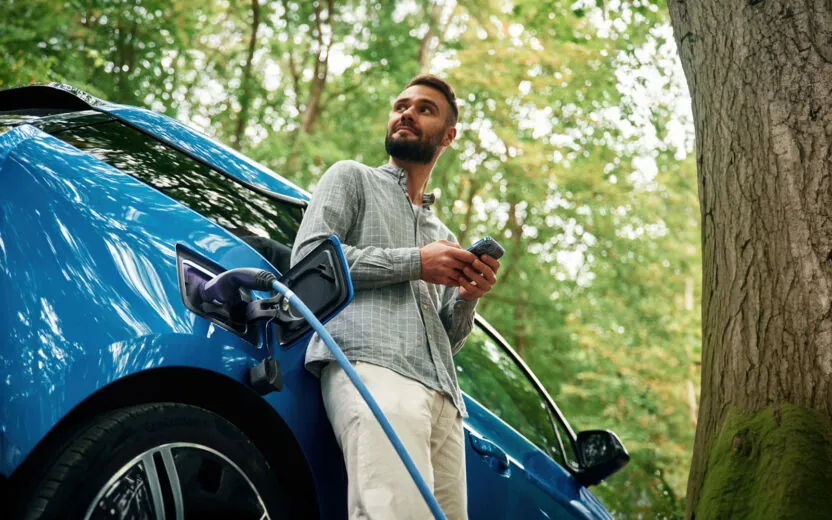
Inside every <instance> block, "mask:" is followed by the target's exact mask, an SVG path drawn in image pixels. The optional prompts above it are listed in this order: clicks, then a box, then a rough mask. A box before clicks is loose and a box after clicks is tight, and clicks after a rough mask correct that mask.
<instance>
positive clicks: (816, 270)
mask: <svg viewBox="0 0 832 520" xmlns="http://www.w3.org/2000/svg"><path fill="white" fill-rule="evenodd" d="M669 8H670V15H671V20H672V22H673V27H674V32H675V37H676V42H677V45H678V47H679V52H680V55H681V59H682V65H683V67H684V70H685V75H686V77H687V81H688V86H689V88H690V92H691V98H692V101H693V114H694V122H695V131H696V153H697V171H698V185H699V199H700V210H701V216H702V252H703V259H702V261H703V280H702V284H703V287H702V299H703V301H702V323H703V333H702V340H703V346H702V386H701V400H700V405H699V419H698V422H697V428H696V440H695V443H694V455H693V461H692V464H691V471H690V478H689V481H688V494H687V512H686V514H687V517H688V518H697V519H704V518H784V517H789V518H792V517H800V518H819V517H825V516H826V515H827V514H828V511H829V508H828V504H827V500H828V499H827V497H828V494H829V489H832V469H830V468H832V306H831V305H830V302H832V298H831V297H830V296H832V295H831V294H830V292H832V108H830V100H832V13H830V11H831V10H832V4H830V2H829V1H822V0H807V1H805V2H789V1H786V0H781V1H768V0H745V1H743V2H723V1H719V0H707V1H705V0H702V1H692V0H689V1H682V0H671V1H670V2H669Z"/></svg>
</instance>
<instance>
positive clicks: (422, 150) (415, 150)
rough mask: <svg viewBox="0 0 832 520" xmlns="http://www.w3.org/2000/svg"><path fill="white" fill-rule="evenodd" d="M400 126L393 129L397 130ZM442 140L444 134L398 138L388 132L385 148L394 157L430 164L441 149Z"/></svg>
mask: <svg viewBox="0 0 832 520" xmlns="http://www.w3.org/2000/svg"><path fill="white" fill-rule="evenodd" d="M397 131H398V128H397V129H396V130H394V131H393V133H395V132H397ZM441 142H442V134H441V133H440V134H438V135H436V136H425V135H424V134H422V135H420V136H418V139H415V140H408V139H396V138H394V137H393V135H392V133H390V132H388V133H387V137H385V139H384V149H385V150H387V155H389V156H390V157H392V158H394V159H398V160H400V161H406V162H414V163H420V164H429V163H430V162H431V161H433V158H434V157H436V153H437V152H438V151H439V144H440V143H441Z"/></svg>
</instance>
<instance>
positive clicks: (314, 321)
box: [272, 280, 446, 520]
mask: <svg viewBox="0 0 832 520" xmlns="http://www.w3.org/2000/svg"><path fill="white" fill-rule="evenodd" d="M272 288H273V289H274V290H275V291H277V292H279V293H280V294H282V295H283V297H284V298H286V299H287V300H289V303H290V304H292V306H293V307H294V308H295V309H297V310H298V312H300V313H301V315H303V317H304V318H306V321H308V322H309V324H310V325H312V328H313V329H314V330H315V332H317V333H318V336H320V338H321V339H322V340H323V342H324V344H325V345H326V346H327V347H328V348H329V350H330V351H331V352H332V355H333V356H335V360H336V361H337V362H338V364H339V365H341V368H343V369H344V372H346V373H347V377H349V378H350V381H352V384H353V385H355V388H356V389H357V390H358V393H360V394H361V397H363V398H364V401H366V402H367V405H368V406H369V407H370V410H372V412H373V415H374V416H375V417H376V419H377V420H378V422H379V424H380V425H381V428H382V429H383V430H384V433H385V434H387V438H388V439H390V442H391V443H392V444H393V448H395V449H396V453H398V454H399V458H401V459H402V462H403V463H404V465H405V467H406V468H407V472H408V473H410V476H411V478H413V482H415V483H416V487H418V488H419V492H420V493H421V494H422V498H424V499H425V502H427V504H428V507H429V508H430V511H431V513H433V516H434V518H437V519H438V520H446V518H445V514H444V513H443V512H442V509H440V508H439V503H438V502H437V501H436V497H434V496H433V493H431V491H430V489H429V488H428V485H427V484H426V483H425V480H424V479H423V478H422V475H421V474H420V473H419V470H418V469H417V468H416V464H414V463H413V459H411V458H410V454H409V453H407V450H406V449H405V447H404V444H402V441H401V440H399V436H398V435H396V432H395V430H393V427H392V426H391V425H390V421H388V420H387V417H385V416H384V412H382V411H381V408H379V406H378V403H376V400H375V399H374V398H373V395H372V394H371V393H370V391H369V390H367V387H366V386H365V385H364V382H363V381H361V378H360V377H358V373H357V372H356V371H355V369H354V368H353V367H352V365H351V364H350V362H349V360H347V356H345V355H344V352H343V351H342V350H341V347H339V346H338V344H337V343H335V340H334V339H332V336H330V335H329V332H327V330H326V329H325V328H324V326H323V324H322V323H321V322H320V321H318V318H317V317H316V316H315V314H314V313H313V312H312V311H311V310H309V307H307V306H306V304H305V303H303V301H302V300H301V299H300V298H298V297H297V295H296V294H295V293H294V292H292V290H291V289H289V288H288V287H286V286H285V285H283V284H282V283H280V282H278V281H277V280H275V281H273V282H272Z"/></svg>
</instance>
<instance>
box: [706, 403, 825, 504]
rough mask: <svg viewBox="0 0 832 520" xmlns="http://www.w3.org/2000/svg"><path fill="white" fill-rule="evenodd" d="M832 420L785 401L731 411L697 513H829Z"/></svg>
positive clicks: (718, 439)
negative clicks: (756, 408)
mask: <svg viewBox="0 0 832 520" xmlns="http://www.w3.org/2000/svg"><path fill="white" fill-rule="evenodd" d="M830 487H832V421H831V420H830V419H829V417H827V416H825V415H824V414H823V413H820V412H818V411H817V410H811V409H808V408H801V407H798V406H794V405H790V404H785V405H783V406H782V407H779V408H774V409H771V408H769V409H765V410H761V411H759V412H738V411H735V410H733V411H729V412H728V415H727V417H726V418H725V420H724V422H723V424H722V427H721V428H720V430H719V433H718V434H717V437H716V439H715V441H714V444H713V448H712V449H711V453H710V456H709V457H708V472H707V474H706V476H705V481H704V482H703V488H702V495H701V498H700V499H699V504H698V505H697V508H696V512H695V515H696V518H701V519H705V520H710V519H718V518H738V519H743V518H784V519H785V518H795V519H798V518H799V519H809V518H817V519H821V518H828V517H829V489H830Z"/></svg>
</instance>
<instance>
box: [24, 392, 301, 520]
mask: <svg viewBox="0 0 832 520" xmlns="http://www.w3.org/2000/svg"><path fill="white" fill-rule="evenodd" d="M52 461H53V462H52V463H51V464H48V465H47V466H48V467H47V469H45V471H44V472H43V473H42V475H41V477H40V478H38V479H35V482H33V486H32V487H31V488H30V492H29V493H28V498H27V499H26V502H27V503H26V504H25V506H24V514H23V518H26V519H51V518H79V519H84V520H103V519H112V518H120V519H122V518H129V519H154V518H155V519H160V520H161V519H167V520H172V519H183V518H188V519H191V518H199V519H211V518H235V519H249V518H251V519H268V518H280V517H284V516H286V513H287V511H286V501H285V496H284V494H283V492H282V491H281V489H280V486H279V484H278V481H277V478H276V477H275V475H274V473H273V472H272V470H271V468H269V466H268V464H267V463H266V460H265V458H264V457H263V455H262V454H261V453H260V451H259V450H258V449H257V448H256V446H254V444H253V443H252V442H251V441H250V440H249V439H248V438H247V437H246V436H245V434H243V432H241V431H240V430H239V429H238V428H237V427H236V426H234V425H233V424H231V423H230V422H228V421H227V420H225V419H223V418H222V417H220V416H219V415H217V414H215V413H213V412H210V411H208V410H205V409H202V408H198V407H194V406H189V405H183V404H176V403H155V404H147V405H141V406H134V407H130V408H124V409H121V410H117V411H114V412H111V413H108V414H106V415H103V416H100V417H97V418H96V419H95V420H93V421H92V422H91V423H90V424H88V425H87V426H86V427H84V428H82V429H81V430H80V431H78V432H76V433H75V435H73V436H72V437H71V438H70V439H68V440H67V442H66V443H64V445H63V447H62V448H61V449H60V450H58V453H57V454H56V456H55V457H54V458H53V459H52Z"/></svg>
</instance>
